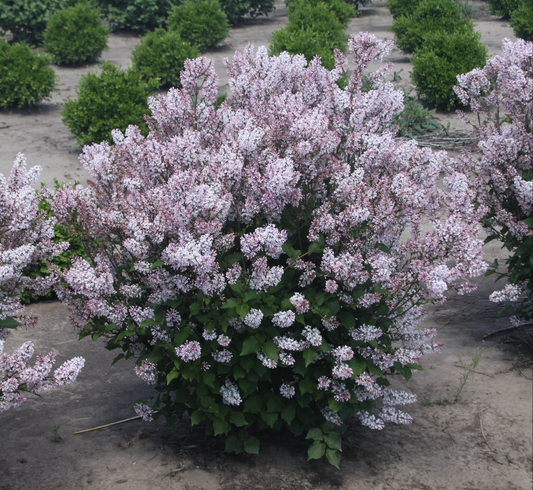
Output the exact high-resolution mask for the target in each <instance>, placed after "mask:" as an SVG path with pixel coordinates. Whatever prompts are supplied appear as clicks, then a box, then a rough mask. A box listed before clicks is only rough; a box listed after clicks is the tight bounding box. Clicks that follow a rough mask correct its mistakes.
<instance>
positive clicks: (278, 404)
mask: <svg viewBox="0 0 533 490" xmlns="http://www.w3.org/2000/svg"><path fill="white" fill-rule="evenodd" d="M282 407H283V403H282V401H281V399H280V397H279V396H273V397H272V398H270V399H269V400H268V402H267V410H266V411H267V412H268V413H278V412H281V408H282Z"/></svg>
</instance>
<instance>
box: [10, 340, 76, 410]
mask: <svg viewBox="0 0 533 490" xmlns="http://www.w3.org/2000/svg"><path fill="white" fill-rule="evenodd" d="M3 350H4V340H0V412H3V411H5V410H8V409H10V408H16V407H18V406H20V405H21V404H22V403H23V402H24V400H25V398H24V396H22V394H21V393H22V392H28V393H33V394H38V393H40V392H43V391H48V390H51V389H53V388H60V387H66V386H69V385H70V384H72V383H73V382H74V381H76V378H77V377H78V374H79V373H80V371H81V369H82V368H83V366H84V365H85V360H84V359H83V357H74V358H73V359H70V360H68V361H65V362H64V363H63V364H62V365H61V366H59V367H58V368H57V369H56V370H55V371H54V373H53V375H52V376H50V373H51V371H52V367H53V365H54V364H55V357H56V356H55V353H54V352H49V353H48V354H46V355H42V354H37V356H36V357H37V358H36V360H35V363H34V365H33V366H29V365H28V362H29V361H30V359H31V358H32V357H33V354H34V348H33V344H32V343H31V342H24V344H22V346H21V347H19V348H18V349H15V350H14V351H13V353H12V354H3V353H2V352H3Z"/></svg>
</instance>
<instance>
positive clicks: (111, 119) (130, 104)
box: [61, 61, 158, 145]
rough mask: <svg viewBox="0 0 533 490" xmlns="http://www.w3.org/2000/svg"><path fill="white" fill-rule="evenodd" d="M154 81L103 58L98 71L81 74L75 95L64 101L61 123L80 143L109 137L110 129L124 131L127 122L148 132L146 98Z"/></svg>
mask: <svg viewBox="0 0 533 490" xmlns="http://www.w3.org/2000/svg"><path fill="white" fill-rule="evenodd" d="M157 85H158V83H157V80H149V81H148V82H145V81H143V80H142V79H141V76H140V75H139V73H136V72H135V70H131V69H130V70H121V69H120V68H117V67H116V66H113V65H112V64H111V63H110V62H109V61H104V64H103V67H102V72H101V74H100V75H97V74H96V73H95V72H89V73H88V74H87V75H84V76H82V77H81V80H80V85H79V87H78V90H77V91H76V93H77V95H78V98H77V99H75V100H72V99H70V98H68V99H66V100H65V101H64V106H63V110H62V111H61V115H62V116H63V123H64V124H65V125H66V126H68V128H69V129H70V131H71V132H72V134H73V135H74V136H75V137H76V140H77V141H78V143H79V144H80V145H88V144H90V143H100V142H101V141H103V140H107V141H112V137H111V130H113V129H120V130H121V131H124V130H125V129H126V128H127V127H128V126H129V125H130V124H135V125H136V126H138V127H139V128H140V130H141V133H143V134H148V127H147V125H146V122H145V121H144V115H145V114H147V113H148V112H149V109H148V104H147V98H148V96H150V95H152V94H153V93H154V91H155V90H156V89H157Z"/></svg>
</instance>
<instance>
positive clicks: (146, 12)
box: [95, 0, 182, 32]
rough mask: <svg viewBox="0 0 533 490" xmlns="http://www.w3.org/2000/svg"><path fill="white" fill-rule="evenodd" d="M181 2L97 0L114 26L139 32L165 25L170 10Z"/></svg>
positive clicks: (103, 13) (169, 0)
mask: <svg viewBox="0 0 533 490" xmlns="http://www.w3.org/2000/svg"><path fill="white" fill-rule="evenodd" d="M181 3H182V1H181V0H95V4H96V5H97V6H98V7H99V8H100V11H101V12H102V15H103V16H104V17H105V18H106V19H107V21H108V22H109V23H110V24H111V26H112V27H113V28H120V27H123V28H127V29H130V30H132V31H139V32H146V31H152V30H154V29H155V28H156V27H161V26H163V25H165V23H166V20H167V17H168V14H169V12H170V10H172V8H173V7H175V6H178V5H181Z"/></svg>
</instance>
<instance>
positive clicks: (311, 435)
mask: <svg viewBox="0 0 533 490" xmlns="http://www.w3.org/2000/svg"><path fill="white" fill-rule="evenodd" d="M305 438H306V439H314V440H315V441H323V440H324V434H323V433H322V431H321V430H320V429H319V428H318V427H314V428H312V429H310V430H309V432H308V433H307V435H306V436H305Z"/></svg>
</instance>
